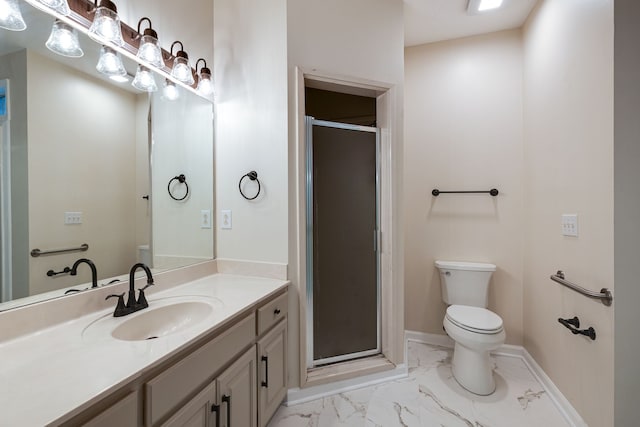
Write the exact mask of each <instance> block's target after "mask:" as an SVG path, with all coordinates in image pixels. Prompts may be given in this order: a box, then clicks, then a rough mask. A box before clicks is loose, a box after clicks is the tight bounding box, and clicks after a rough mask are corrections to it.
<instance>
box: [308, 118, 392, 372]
mask: <svg viewBox="0 0 640 427" xmlns="http://www.w3.org/2000/svg"><path fill="white" fill-rule="evenodd" d="M378 146H379V144H378V133H377V129H376V128H372V127H365V126H357V125H349V124H342V123H335V122H327V121H320V120H314V119H312V118H307V298H308V301H307V312H308V319H307V325H308V343H307V346H308V348H307V349H308V357H307V358H308V360H307V365H308V367H313V366H318V365H324V364H329V363H335V362H340V361H345V360H350V359H354V358H358V357H364V356H369V355H374V354H378V353H380V286H379V272H378V269H379V261H378V258H379V251H378V244H377V240H378V238H377V236H378V229H379V227H378V216H379V215H378V200H379V197H378V175H379V174H378V157H379V153H378V152H379V150H378Z"/></svg>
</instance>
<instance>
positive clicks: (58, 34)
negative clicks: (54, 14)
mask: <svg viewBox="0 0 640 427" xmlns="http://www.w3.org/2000/svg"><path fill="white" fill-rule="evenodd" d="M46 46H47V48H48V49H49V50H50V51H52V52H55V53H57V54H58V55H62V56H69V57H72V58H79V57H81V56H82V55H84V52H83V51H82V49H81V48H80V43H79V42H78V32H77V31H76V29H75V28H73V27H71V26H70V25H68V24H65V23H64V22H62V21H60V20H57V19H56V21H55V22H54V23H53V28H51V35H49V40H47V43H46Z"/></svg>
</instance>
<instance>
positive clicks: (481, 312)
mask: <svg viewBox="0 0 640 427" xmlns="http://www.w3.org/2000/svg"><path fill="white" fill-rule="evenodd" d="M436 267H437V268H438V270H440V286H441V287H442V299H443V300H444V302H445V303H447V304H448V305H449V307H448V308H447V314H446V315H445V318H444V321H443V325H444V330H445V331H446V332H447V334H448V335H449V337H451V339H453V340H454V341H455V347H454V349H453V361H452V368H453V376H454V378H455V379H456V381H458V383H459V384H460V385H461V386H462V387H464V388H465V389H467V390H469V391H470V392H472V393H475V394H479V395H483V396H486V395H489V394H491V393H493V392H494V391H495V389H496V383H495V380H494V378H493V369H492V365H491V359H490V357H489V353H490V352H491V351H492V350H496V349H497V348H498V347H500V346H501V345H502V344H504V340H505V337H506V335H505V332H504V329H503V326H502V319H501V318H500V316H498V315H497V314H495V313H493V312H492V311H490V310H487V308H486V307H487V305H488V297H489V281H490V279H491V275H492V274H493V272H494V271H496V266H495V265H493V264H484V263H474V262H457V261H436Z"/></svg>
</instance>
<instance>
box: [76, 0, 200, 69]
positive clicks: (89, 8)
mask: <svg viewBox="0 0 640 427" xmlns="http://www.w3.org/2000/svg"><path fill="white" fill-rule="evenodd" d="M68 2H69V9H71V11H72V13H73V14H74V15H75V16H74V18H76V19H75V20H76V21H78V22H79V23H80V24H82V25H83V26H85V27H86V28H89V26H90V25H91V22H92V21H93V15H94V12H95V4H94V1H93V0H68ZM78 17H80V18H81V19H77V18H78ZM87 23H88V24H87ZM120 25H121V28H122V37H123V39H124V46H122V48H124V49H126V50H127V51H128V52H129V53H131V54H133V55H135V54H136V53H137V52H138V48H139V47H140V36H141V34H139V33H138V31H136V29H135V28H133V27H131V26H129V25H127V24H126V23H125V22H123V21H120ZM160 50H161V52H162V60H163V62H164V67H162V71H164V72H166V73H168V74H170V73H171V66H172V63H173V61H172V55H171V52H169V51H167V50H165V49H164V48H162V47H161V48H160ZM195 71H196V70H194V72H195Z"/></svg>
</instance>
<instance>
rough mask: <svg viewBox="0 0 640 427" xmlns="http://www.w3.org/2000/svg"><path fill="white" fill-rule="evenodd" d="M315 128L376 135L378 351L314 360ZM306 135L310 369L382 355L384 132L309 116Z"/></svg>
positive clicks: (375, 247)
mask: <svg viewBox="0 0 640 427" xmlns="http://www.w3.org/2000/svg"><path fill="white" fill-rule="evenodd" d="M313 126H323V127H328V128H334V129H344V130H351V131H358V132H371V133H375V134H376V142H375V144H376V165H375V168H376V177H375V182H376V183H375V187H376V195H375V197H376V212H375V214H376V220H375V224H376V228H375V230H374V232H373V236H372V243H373V247H374V251H375V260H376V312H377V315H376V348H375V349H371V350H364V351H360V352H356V353H348V354H341V355H338V356H333V357H328V358H324V359H318V360H314V356H313V338H314V335H313ZM305 133H306V147H305V148H306V171H305V172H306V174H305V175H306V240H307V244H306V251H307V254H306V263H307V266H306V273H307V274H306V276H307V277H306V279H307V286H306V293H307V295H306V296H307V361H306V362H307V368H314V367H316V366H319V365H327V364H330V363H336V362H343V361H346V360H352V359H356V358H360V357H366V356H373V355H376V354H380V353H382V344H381V335H382V326H381V316H382V310H381V307H382V305H381V263H380V150H381V148H380V130H379V129H378V128H376V127H371V126H359V125H352V124H347V123H339V122H331V121H326V120H316V119H314V118H313V117H310V116H305Z"/></svg>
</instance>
